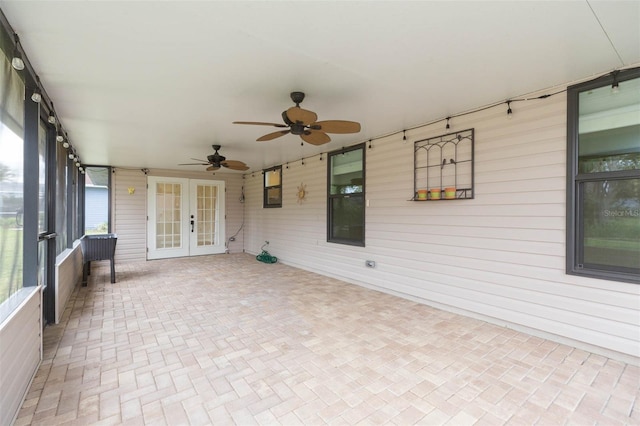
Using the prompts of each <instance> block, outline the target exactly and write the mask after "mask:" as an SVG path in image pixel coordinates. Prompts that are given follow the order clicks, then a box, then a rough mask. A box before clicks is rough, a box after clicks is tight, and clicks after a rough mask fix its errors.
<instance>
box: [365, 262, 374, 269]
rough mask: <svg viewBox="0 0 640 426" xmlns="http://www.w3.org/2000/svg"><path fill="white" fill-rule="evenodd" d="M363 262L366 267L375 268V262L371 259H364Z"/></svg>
mask: <svg viewBox="0 0 640 426" xmlns="http://www.w3.org/2000/svg"><path fill="white" fill-rule="evenodd" d="M364 264H365V265H366V266H367V268H375V267H376V262H375V261H373V260H365V261H364Z"/></svg>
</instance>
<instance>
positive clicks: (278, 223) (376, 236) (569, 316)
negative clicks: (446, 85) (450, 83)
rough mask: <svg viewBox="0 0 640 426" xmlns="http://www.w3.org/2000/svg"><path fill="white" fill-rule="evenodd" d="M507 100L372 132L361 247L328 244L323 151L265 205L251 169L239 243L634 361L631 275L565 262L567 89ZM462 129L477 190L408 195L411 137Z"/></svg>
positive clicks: (639, 340) (289, 173)
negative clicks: (613, 276) (595, 275)
mask: <svg viewBox="0 0 640 426" xmlns="http://www.w3.org/2000/svg"><path fill="white" fill-rule="evenodd" d="M540 94H542V93H540ZM536 96H537V94H536ZM512 108H513V111H514V115H513V118H512V119H507V117H506V107H505V108H502V107H501V106H498V107H496V108H492V109H488V110H485V111H481V112H477V113H472V114H469V115H466V116H462V117H457V118H454V119H452V120H451V125H452V129H451V130H449V131H447V130H445V128H444V124H443V122H439V123H436V124H433V125H429V126H423V127H421V128H417V129H412V130H409V131H407V132H406V135H407V139H408V141H407V142H403V140H402V136H403V134H402V133H401V132H400V133H398V134H396V135H392V136H388V137H384V138H381V139H377V140H373V143H372V146H373V148H372V149H366V199H367V200H368V203H369V205H368V207H367V208H366V247H351V246H345V245H339V244H332V243H327V242H326V179H327V161H326V155H325V156H324V159H325V161H319V159H318V157H314V158H309V159H305V163H306V164H305V165H304V166H303V165H301V163H300V162H296V163H290V164H289V169H286V168H284V167H283V187H284V188H285V190H284V199H283V206H282V208H280V209H263V208H262V176H261V175H260V174H255V175H254V176H253V177H252V176H251V175H247V178H246V203H245V227H246V232H247V235H246V239H245V249H246V251H248V252H250V253H254V254H257V253H259V251H260V246H261V245H262V244H263V243H264V241H265V240H268V241H269V242H270V244H269V247H268V250H269V252H270V253H271V254H272V255H274V256H277V257H278V258H279V260H280V261H282V262H284V263H287V264H290V265H294V266H298V267H301V268H304V269H308V270H312V271H315V272H319V273H321V274H325V275H329V276H333V277H337V278H341V279H343V280H345V281H348V282H352V283H356V284H360V285H363V286H367V287H371V288H376V289H379V290H383V291H386V292H390V293H393V294H397V295H400V296H403V297H407V298H411V299H414V300H418V301H421V302H423V303H427V304H431V305H434V306H437V307H440V308H444V309H449V310H453V311H456V312H462V313H466V314H469V315H472V316H478V317H480V318H483V319H486V320H489V321H492V322H495V323H498V324H505V325H508V326H510V327H516V328H520V329H523V330H526V331H530V332H532V333H536V334H540V335H544V336H546V337H551V338H555V339H557V340H560V341H567V342H569V343H574V344H576V345H578V346H580V345H582V346H583V347H585V348H587V349H591V350H595V351H600V352H602V353H606V354H613V355H616V354H617V355H618V356H620V357H625V358H630V359H632V360H635V361H636V362H637V360H638V357H639V356H640V349H639V348H640V302H639V300H640V288H639V286H637V285H633V284H628V283H620V282H613V281H606V280H595V279H590V278H585V277H578V276H573V275H567V274H566V273H565V220H566V218H565V214H566V213H565V211H566V209H565V196H566V192H565V185H566V165H565V162H566V159H565V157H566V96H565V94H558V95H556V96H553V97H551V98H547V99H541V100H532V101H527V102H517V103H512ZM468 128H474V129H475V199H473V200H451V201H445V200H443V201H438V202H413V201H408V200H410V199H411V198H412V195H413V142H415V141H416V140H421V139H426V138H430V137H434V136H439V135H441V134H445V133H448V132H451V131H456V130H465V129H468ZM356 137H357V136H356ZM358 142H360V141H358V140H357V139H354V143H358ZM291 143H292V144H294V143H297V142H296V141H294V140H293V139H292V140H291ZM300 183H304V184H306V185H307V189H308V190H309V194H308V196H307V200H305V201H304V202H303V203H302V204H299V203H297V202H296V199H295V192H296V191H295V188H296V186H297V185H300ZM367 259H370V260H374V261H375V262H376V268H373V269H372V268H367V267H365V260H367Z"/></svg>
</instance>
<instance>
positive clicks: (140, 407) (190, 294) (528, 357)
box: [16, 254, 640, 426]
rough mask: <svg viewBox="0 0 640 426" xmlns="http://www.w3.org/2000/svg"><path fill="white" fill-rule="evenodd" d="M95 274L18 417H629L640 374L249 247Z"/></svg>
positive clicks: (515, 420) (53, 334)
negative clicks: (249, 251) (270, 258)
mask: <svg viewBox="0 0 640 426" xmlns="http://www.w3.org/2000/svg"><path fill="white" fill-rule="evenodd" d="M116 271H117V282H116V284H110V282H109V266H108V262H100V263H96V264H95V265H93V268H92V275H91V279H90V281H89V286H88V287H84V288H83V287H78V288H77V289H76V291H75V292H74V294H73V296H72V299H71V301H70V303H69V305H68V307H67V309H66V310H65V313H64V317H63V321H62V322H61V324H59V325H53V326H49V327H47V328H46V329H45V331H44V360H43V363H42V366H41V367H40V369H39V370H38V372H37V375H36V377H35V380H34V382H33V384H32V386H31V389H30V391H29V392H28V395H27V397H26V400H25V402H24V405H23V407H22V409H21V411H20V413H19V416H18V419H17V422H16V424H17V425H26V424H38V425H47V426H50V425H58V424H65V425H67V424H69V425H73V424H76V425H89V424H103V425H109V424H127V425H143V424H152V425H163V424H167V425H187V424H193V425H208V424H215V425H225V424H238V425H251V424H285V425H297V424H308V425H321V424H335V425H355V424H358V425H359V424H362V425H367V424H371V425H378V424H391V425H393V424H396V425H410V424H425V425H432V424H434V425H435V424H451V425H466V424H488V425H499V424H516V425H519V424H526V425H529V424H541V425H559V424H577V425H586V424H606V425H617V424H640V401H639V396H640V390H639V389H640V370H639V368H638V367H637V366H633V365H629V364H625V363H623V362H620V361H616V360H612V359H608V358H606V357H603V356H600V355H595V354H592V353H589V352H585V351H583V350H579V349H576V348H573V347H570V346H566V345H562V344H558V343H555V342H552V341H549V340H545V339H541V338H538V337H533V336H531V335H528V334H525V333H520V332H517V331H514V330H510V329H507V328H503V327H499V326H496V325H492V324H488V323H486V322H483V321H479V320H476V319H471V318H467V317H464V316H461V315H456V314H453V313H450V312H445V311H441V310H438V309H434V308H431V307H429V306H425V305H421V304H419V303H415V302H412V301H409V300H405V299H402V298H398V297H394V296H391V295H388V294H384V293H380V292H376V291H373V290H369V289H365V288H361V287H358V286H354V285H350V284H347V283H344V282H341V281H338V280H335V279H331V278H327V277H324V276H321V275H317V274H314V273H310V272H306V271H302V270H299V269H295V268H292V267H289V266H286V265H282V264H279V263H277V264H264V263H260V262H257V261H256V260H255V258H254V257H253V256H249V255H245V254H232V255H217V256H202V257H192V258H182V259H167V260H157V261H150V262H142V263H127V264H125V263H123V264H117V265H116Z"/></svg>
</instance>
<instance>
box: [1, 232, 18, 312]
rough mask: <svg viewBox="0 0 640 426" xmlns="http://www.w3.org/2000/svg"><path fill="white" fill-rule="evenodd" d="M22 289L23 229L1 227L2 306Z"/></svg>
mask: <svg viewBox="0 0 640 426" xmlns="http://www.w3.org/2000/svg"><path fill="white" fill-rule="evenodd" d="M20 287H22V228H17V227H15V226H13V227H11V226H0V304H1V303H3V302H4V301H5V300H7V299H8V298H9V296H10V295H11V294H13V293H14V292H15V291H17V290H18V289H19V288H20Z"/></svg>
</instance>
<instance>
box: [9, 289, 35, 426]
mask: <svg viewBox="0 0 640 426" xmlns="http://www.w3.org/2000/svg"><path fill="white" fill-rule="evenodd" d="M28 290H31V294H30V295H29V296H28V297H27V299H26V300H25V301H24V302H23V303H21V304H20V306H19V307H17V308H16V310H15V311H13V313H12V314H11V316H10V317H9V318H8V319H7V320H6V321H4V322H3V323H2V324H0V342H2V350H1V351H0V366H1V367H0V424H2V425H10V424H12V423H13V420H14V419H15V417H16V415H17V413H18V410H19V409H20V406H21V404H22V401H23V400H24V398H25V396H26V394H27V391H28V389H29V386H30V384H31V380H32V379H33V377H34V375H35V373H36V371H37V369H38V366H39V365H40V361H41V360H42V349H41V348H42V337H41V330H42V320H41V318H42V292H41V288H32V289H24V290H22V291H28Z"/></svg>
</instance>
